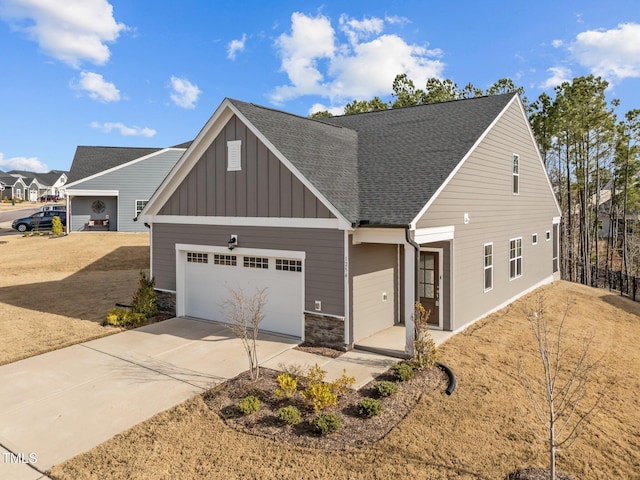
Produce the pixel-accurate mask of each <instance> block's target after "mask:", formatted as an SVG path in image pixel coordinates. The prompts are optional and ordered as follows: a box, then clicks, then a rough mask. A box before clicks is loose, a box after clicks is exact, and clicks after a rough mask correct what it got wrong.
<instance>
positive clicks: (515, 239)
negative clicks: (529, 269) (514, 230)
mask: <svg viewBox="0 0 640 480" xmlns="http://www.w3.org/2000/svg"><path fill="white" fill-rule="evenodd" d="M518 240H520V256H518V255H517V244H516V256H515V257H513V258H511V242H517V241H518ZM522 257H523V255H522V237H515V238H510V239H509V281H512V280H516V279H517V278H520V277H522V270H523V268H522ZM518 258H519V259H520V275H518V272H517V268H516V272H515V273H516V274H515V276H513V277H512V276H511V262H512V261H514V262H515V263H516V265H517V264H518Z"/></svg>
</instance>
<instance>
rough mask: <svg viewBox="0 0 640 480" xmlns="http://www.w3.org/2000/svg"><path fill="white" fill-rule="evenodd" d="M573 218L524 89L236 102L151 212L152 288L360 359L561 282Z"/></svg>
mask: <svg viewBox="0 0 640 480" xmlns="http://www.w3.org/2000/svg"><path fill="white" fill-rule="evenodd" d="M560 214H561V213H560V208H559V206H558V204H557V202H556V199H555V196H554V193H553V190H552V187H551V184H550V182H549V179H548V177H547V173H546V171H545V167H544V164H543V162H542V159H541V157H540V155H539V153H538V149H537V146H536V142H535V140H534V137H533V134H532V130H531V127H530V124H529V122H528V119H527V116H526V113H525V110H524V108H523V105H522V102H521V100H520V98H519V97H518V95H517V94H504V95H495V96H486V97H476V98H471V99H464V100H458V101H452V102H444V103H437V104H429V105H421V106H413V107H406V108H398V109H391V110H385V111H377V112H369V113H361V114H356V115H348V116H340V117H332V118H326V119H311V118H306V117H301V116H297V115H293V114H289V113H286V112H282V111H278V110H274V109H271V108H265V107H261V106H259V105H255V104H252V103H246V102H242V101H237V100H232V99H225V100H224V101H223V102H222V104H221V105H220V106H219V107H218V109H217V110H216V111H215V113H214V114H213V116H212V117H211V118H210V119H209V121H208V122H207V123H206V125H205V126H204V128H203V129H202V130H201V131H200V133H199V134H198V136H197V137H196V139H195V140H194V141H193V143H192V144H191V145H190V146H189V148H188V149H187V151H186V152H185V154H184V155H183V156H182V158H181V159H180V160H179V162H178V163H177V164H176V166H175V168H174V169H173V170H172V171H171V172H170V174H169V175H168V176H167V178H166V179H165V180H164V181H163V182H162V184H161V185H160V187H159V188H158V190H157V191H156V192H155V194H154V195H153V196H152V197H151V199H150V201H149V203H148V204H147V205H146V207H145V209H144V210H143V212H142V215H141V219H142V220H143V221H144V222H146V223H148V224H149V225H150V226H151V273H152V275H153V276H154V277H155V280H156V287H157V288H158V289H160V290H166V291H171V292H175V293H176V308H177V314H178V315H180V316H192V317H199V318H203V319H213V320H219V321H225V317H224V314H223V311H222V309H221V304H222V303H223V302H224V301H225V300H226V299H227V298H228V296H229V289H238V288H241V289H243V290H244V291H245V293H251V291H252V290H253V289H254V288H258V289H261V288H265V287H266V288H267V293H268V299H267V306H266V313H265V318H264V320H263V322H262V323H261V327H262V328H263V329H264V330H266V331H272V332H277V333H281V334H286V335H291V336H294V337H298V338H300V339H302V340H304V341H308V342H311V343H318V344H324V345H331V346H338V347H342V348H350V347H352V346H353V345H354V344H355V343H357V342H359V341H360V340H362V339H364V338H366V337H368V336H370V335H372V334H374V333H376V332H379V331H382V330H384V329H387V328H389V327H392V326H394V325H396V324H401V325H404V327H405V338H406V346H405V350H406V351H407V352H410V351H411V349H412V338H413V328H414V324H413V313H414V305H415V302H416V301H418V302H421V303H422V304H423V305H424V306H425V308H426V309H427V310H430V317H429V323H430V325H431V328H434V329H441V330H448V331H459V330H461V329H464V328H465V327H467V326H469V325H470V324H472V323H473V322H475V321H477V320H479V319H480V318H483V317H485V316H486V315H488V314H489V313H491V312H493V311H496V310H498V309H500V308H502V307H503V306H505V305H507V304H509V303H510V302H512V301H513V300H515V299H516V298H518V297H520V296H521V295H523V294H525V293H527V292H529V291H531V290H533V289H535V288H537V287H539V286H540V285H543V284H545V283H548V282H551V281H553V280H554V278H558V238H559V231H558V229H559V223H560Z"/></svg>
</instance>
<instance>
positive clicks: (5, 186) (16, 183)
mask: <svg viewBox="0 0 640 480" xmlns="http://www.w3.org/2000/svg"><path fill="white" fill-rule="evenodd" d="M26 191H27V185H26V184H25V182H24V180H23V179H22V177H17V176H14V175H11V174H10V173H0V198H2V200H4V199H5V198H6V199H7V200H11V199H15V200H24V198H25V194H26Z"/></svg>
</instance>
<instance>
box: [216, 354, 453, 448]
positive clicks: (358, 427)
mask: <svg viewBox="0 0 640 480" xmlns="http://www.w3.org/2000/svg"><path fill="white" fill-rule="evenodd" d="M303 348H304V347H303ZM279 373H280V372H277V371H274V370H270V369H266V368H262V369H261V370H260V378H258V380H256V381H252V380H251V378H250V376H249V372H245V373H243V374H241V375H239V376H237V377H236V378H234V379H231V380H229V381H227V382H225V383H223V384H221V385H219V386H217V387H215V388H213V389H211V390H209V391H208V392H206V393H205V394H204V401H205V403H206V404H207V405H208V406H209V408H211V409H212V410H213V411H215V412H216V413H218V415H220V417H221V418H222V419H223V420H224V422H225V423H226V424H227V425H228V426H230V427H231V428H234V429H236V430H239V431H242V432H244V433H248V434H251V435H258V436H262V437H266V438H270V439H273V440H275V441H278V442H280V443H285V444H289V445H296V446H303V447H311V448H323V449H327V448H328V449H349V448H357V447H363V446H366V445H370V444H372V443H375V442H377V441H378V440H380V439H381V438H383V437H385V436H386V435H387V434H388V433H389V432H390V431H391V430H392V429H393V428H394V427H395V426H396V425H397V424H398V423H399V422H400V421H401V420H402V419H404V418H405V417H406V416H407V414H408V413H409V412H411V410H412V409H413V408H414V407H415V405H416V404H417V403H418V401H419V400H420V398H421V397H422V395H444V394H445V393H444V390H445V388H446V387H447V378H446V375H444V374H443V373H442V372H441V371H440V369H438V368H435V367H434V368H431V369H424V370H420V371H417V372H416V375H415V377H414V378H413V380H411V381H408V382H401V383H398V393H397V394H395V395H393V396H391V397H386V398H381V399H379V400H380V402H381V403H382V412H381V413H380V414H379V415H378V416H375V417H372V418H363V417H361V416H359V415H358V410H357V403H358V402H359V401H360V400H361V399H362V398H364V397H372V398H376V392H375V390H374V389H373V383H374V382H375V381H380V380H393V377H392V376H391V374H390V373H388V372H387V373H385V374H383V375H381V376H379V377H378V378H377V379H376V380H375V381H374V382H371V383H369V384H368V385H366V386H364V387H363V388H361V389H360V390H358V391H355V390H351V389H349V391H348V392H347V393H346V394H345V395H343V396H341V397H340V401H339V405H337V406H335V407H329V408H326V409H324V410H323V412H332V413H335V414H336V415H338V416H339V417H340V418H341V421H342V428H341V429H340V430H339V431H338V432H336V433H333V434H330V435H326V436H319V435H317V434H315V433H314V432H313V431H312V430H311V427H310V426H309V421H310V420H311V419H312V418H313V417H314V416H315V412H314V411H313V407H309V406H307V405H305V404H304V399H303V398H302V397H301V396H300V395H298V396H296V397H295V398H292V399H286V398H285V399H278V398H276V396H275V393H274V392H275V390H276V388H277V386H278V383H277V380H276V377H277V376H278V374H279ZM348 374H349V372H348V371H347V375H348ZM301 384H302V385H301ZM301 388H304V383H303V381H302V380H300V381H299V385H298V390H300V389H301ZM248 395H255V396H257V397H258V398H259V399H260V402H261V406H260V409H259V410H258V411H257V412H256V413H253V414H250V415H246V416H244V415H242V414H240V413H239V411H238V408H237V406H238V402H239V401H240V400H241V399H242V398H244V397H246V396H248ZM288 405H295V406H296V407H298V409H299V410H300V413H301V414H302V420H301V421H300V422H299V423H298V424H296V425H286V424H284V423H283V422H281V421H280V420H279V419H278V417H277V411H278V409H279V408H281V407H284V406H288Z"/></svg>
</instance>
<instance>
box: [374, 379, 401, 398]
mask: <svg viewBox="0 0 640 480" xmlns="http://www.w3.org/2000/svg"><path fill="white" fill-rule="evenodd" d="M373 388H374V389H375V391H376V392H377V393H378V396H379V397H390V396H392V395H395V394H396V393H398V385H396V384H395V383H393V382H389V381H387V380H384V381H382V382H376V383H374V384H373Z"/></svg>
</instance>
